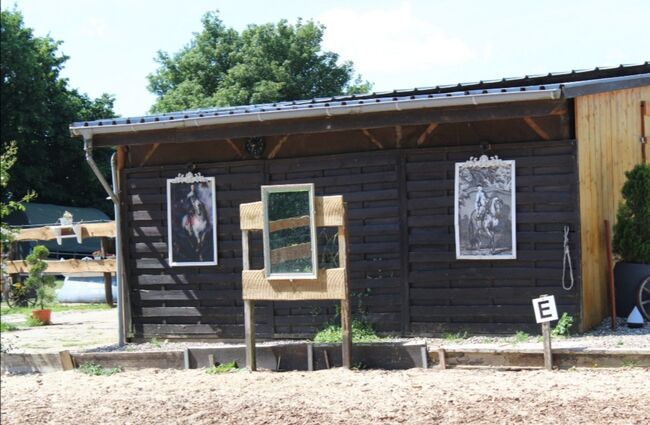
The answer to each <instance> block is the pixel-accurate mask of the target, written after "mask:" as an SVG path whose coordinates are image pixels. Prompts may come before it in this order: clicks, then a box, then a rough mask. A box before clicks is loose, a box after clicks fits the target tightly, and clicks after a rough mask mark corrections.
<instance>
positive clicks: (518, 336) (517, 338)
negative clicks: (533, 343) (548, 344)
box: [512, 331, 530, 344]
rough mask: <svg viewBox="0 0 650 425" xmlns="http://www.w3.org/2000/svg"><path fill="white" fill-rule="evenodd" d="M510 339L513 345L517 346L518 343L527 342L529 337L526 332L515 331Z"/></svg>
mask: <svg viewBox="0 0 650 425" xmlns="http://www.w3.org/2000/svg"><path fill="white" fill-rule="evenodd" d="M512 338H513V341H514V343H515V344H518V343H520V342H528V338H530V335H528V334H527V333H526V332H523V331H517V332H516V333H515V335H514V336H513V337H512Z"/></svg>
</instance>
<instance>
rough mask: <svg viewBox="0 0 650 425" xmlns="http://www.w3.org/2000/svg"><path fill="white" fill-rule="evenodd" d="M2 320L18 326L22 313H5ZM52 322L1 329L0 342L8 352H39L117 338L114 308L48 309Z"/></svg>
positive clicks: (106, 342) (73, 348) (74, 348)
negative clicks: (10, 330)
mask: <svg viewBox="0 0 650 425" xmlns="http://www.w3.org/2000/svg"><path fill="white" fill-rule="evenodd" d="M2 321H3V322H7V323H13V324H16V325H18V326H20V324H21V323H22V322H25V316H24V315H22V314H7V315H3V316H2ZM51 321H52V325H48V326H35V327H31V328H29V327H22V326H21V327H20V328H19V330H17V331H12V332H3V333H2V345H3V346H5V347H6V346H11V350H10V351H11V352H26V353H42V352H58V351H62V350H70V351H77V350H83V349H88V348H94V347H98V346H103V345H109V344H114V343H115V342H116V341H117V309H112V310H87V311H62V312H56V311H55V312H52V319H51Z"/></svg>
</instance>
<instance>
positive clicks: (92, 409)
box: [1, 368, 650, 425]
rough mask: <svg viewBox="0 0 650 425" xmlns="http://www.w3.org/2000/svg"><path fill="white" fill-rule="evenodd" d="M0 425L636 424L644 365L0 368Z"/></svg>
mask: <svg viewBox="0 0 650 425" xmlns="http://www.w3.org/2000/svg"><path fill="white" fill-rule="evenodd" d="M1 379H2V396H1V402H2V407H1V422H2V424H3V425H8V424H44V423H51V424H95V423H111V424H117V423H119V424H356V425H362V424H378V423H386V424H395V423H407V424H436V423H441V424H468V423H469V424H495V423H498V424H516V423H526V424H528V423H534V424H644V425H647V424H648V423H650V408H649V407H648V406H649V405H650V404H649V401H650V370H648V369H642V368H626V369H595V370H594V369H588V370H587V369H577V370H576V369H574V370H567V371H553V372H547V371H518V372H514V371H512V372H506V371H495V370H460V369H453V370H446V371H438V370H433V369H429V370H421V369H411V370H407V371H394V372H391V371H379V370H371V371H348V370H343V369H332V370H327V371H319V372H284V373H278V372H257V373H250V372H247V371H237V372H232V373H226V374H220V375H208V374H206V373H205V371H204V370H188V371H174V370H153V369H149V370H140V371H133V372H122V373H118V374H116V375H112V376H87V375H84V374H82V373H80V372H78V371H67V372H55V373H49V374H43V375H24V376H2V378H1Z"/></svg>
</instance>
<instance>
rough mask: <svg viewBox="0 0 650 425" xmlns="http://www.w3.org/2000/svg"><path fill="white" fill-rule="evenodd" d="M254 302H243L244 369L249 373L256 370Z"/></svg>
mask: <svg viewBox="0 0 650 425" xmlns="http://www.w3.org/2000/svg"><path fill="white" fill-rule="evenodd" d="M254 303H255V302H254V301H251V300H244V338H245V339H246V367H247V368H248V370H250V371H251V372H255V371H256V370H257V360H256V358H255V304H254Z"/></svg>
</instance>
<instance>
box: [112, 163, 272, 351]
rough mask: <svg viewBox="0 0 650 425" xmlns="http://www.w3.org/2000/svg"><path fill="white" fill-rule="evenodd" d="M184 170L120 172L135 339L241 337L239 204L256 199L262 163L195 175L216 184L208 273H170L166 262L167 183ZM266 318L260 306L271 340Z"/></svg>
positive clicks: (257, 252) (256, 260)
mask: <svg viewBox="0 0 650 425" xmlns="http://www.w3.org/2000/svg"><path fill="white" fill-rule="evenodd" d="M185 171H187V170H186V168H184V167H178V166H171V167H160V169H158V170H150V171H139V170H138V169H129V170H126V171H125V177H126V187H125V191H126V201H127V202H126V211H127V214H126V216H127V219H128V220H130V221H131V226H130V231H129V233H128V237H127V241H126V243H127V247H128V256H127V258H126V260H127V270H128V282H129V283H128V284H129V286H130V289H131V304H132V318H133V319H132V320H133V330H134V334H135V336H136V337H151V336H156V335H160V336H175V337H188V338H192V337H213V338H223V339H228V338H241V337H242V336H243V311H244V310H243V308H244V307H243V302H242V300H241V265H242V260H241V251H242V249H241V231H240V230H239V204H240V203H242V202H252V201H257V200H259V193H260V192H259V191H260V189H259V188H260V185H261V184H263V178H264V173H263V171H264V168H263V164H262V163H259V162H250V163H247V164H241V163H240V164H238V165H224V164H220V165H215V166H204V167H200V168H199V171H200V172H202V173H203V174H204V175H208V176H215V177H216V179H215V180H216V193H217V194H216V200H217V237H218V241H217V245H218V263H219V264H218V265H217V266H213V267H173V268H171V267H169V264H168V261H167V252H168V251H167V249H168V248H167V216H166V211H167V204H166V197H167V196H166V179H168V178H173V177H175V176H176V175H177V174H178V173H179V172H185ZM260 237H261V235H259V236H257V238H256V237H255V236H254V237H253V242H259V241H257V239H260ZM254 245H255V246H256V247H257V246H259V248H254V249H253V250H252V251H251V265H252V266H253V267H254V268H261V267H263V260H262V252H261V243H256V244H254ZM271 313H272V312H271V310H270V305H269V304H268V303H260V304H259V306H258V310H257V319H258V325H259V327H258V331H259V333H260V335H261V336H265V335H266V336H270V335H271V333H272V329H271V321H270V318H271Z"/></svg>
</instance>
